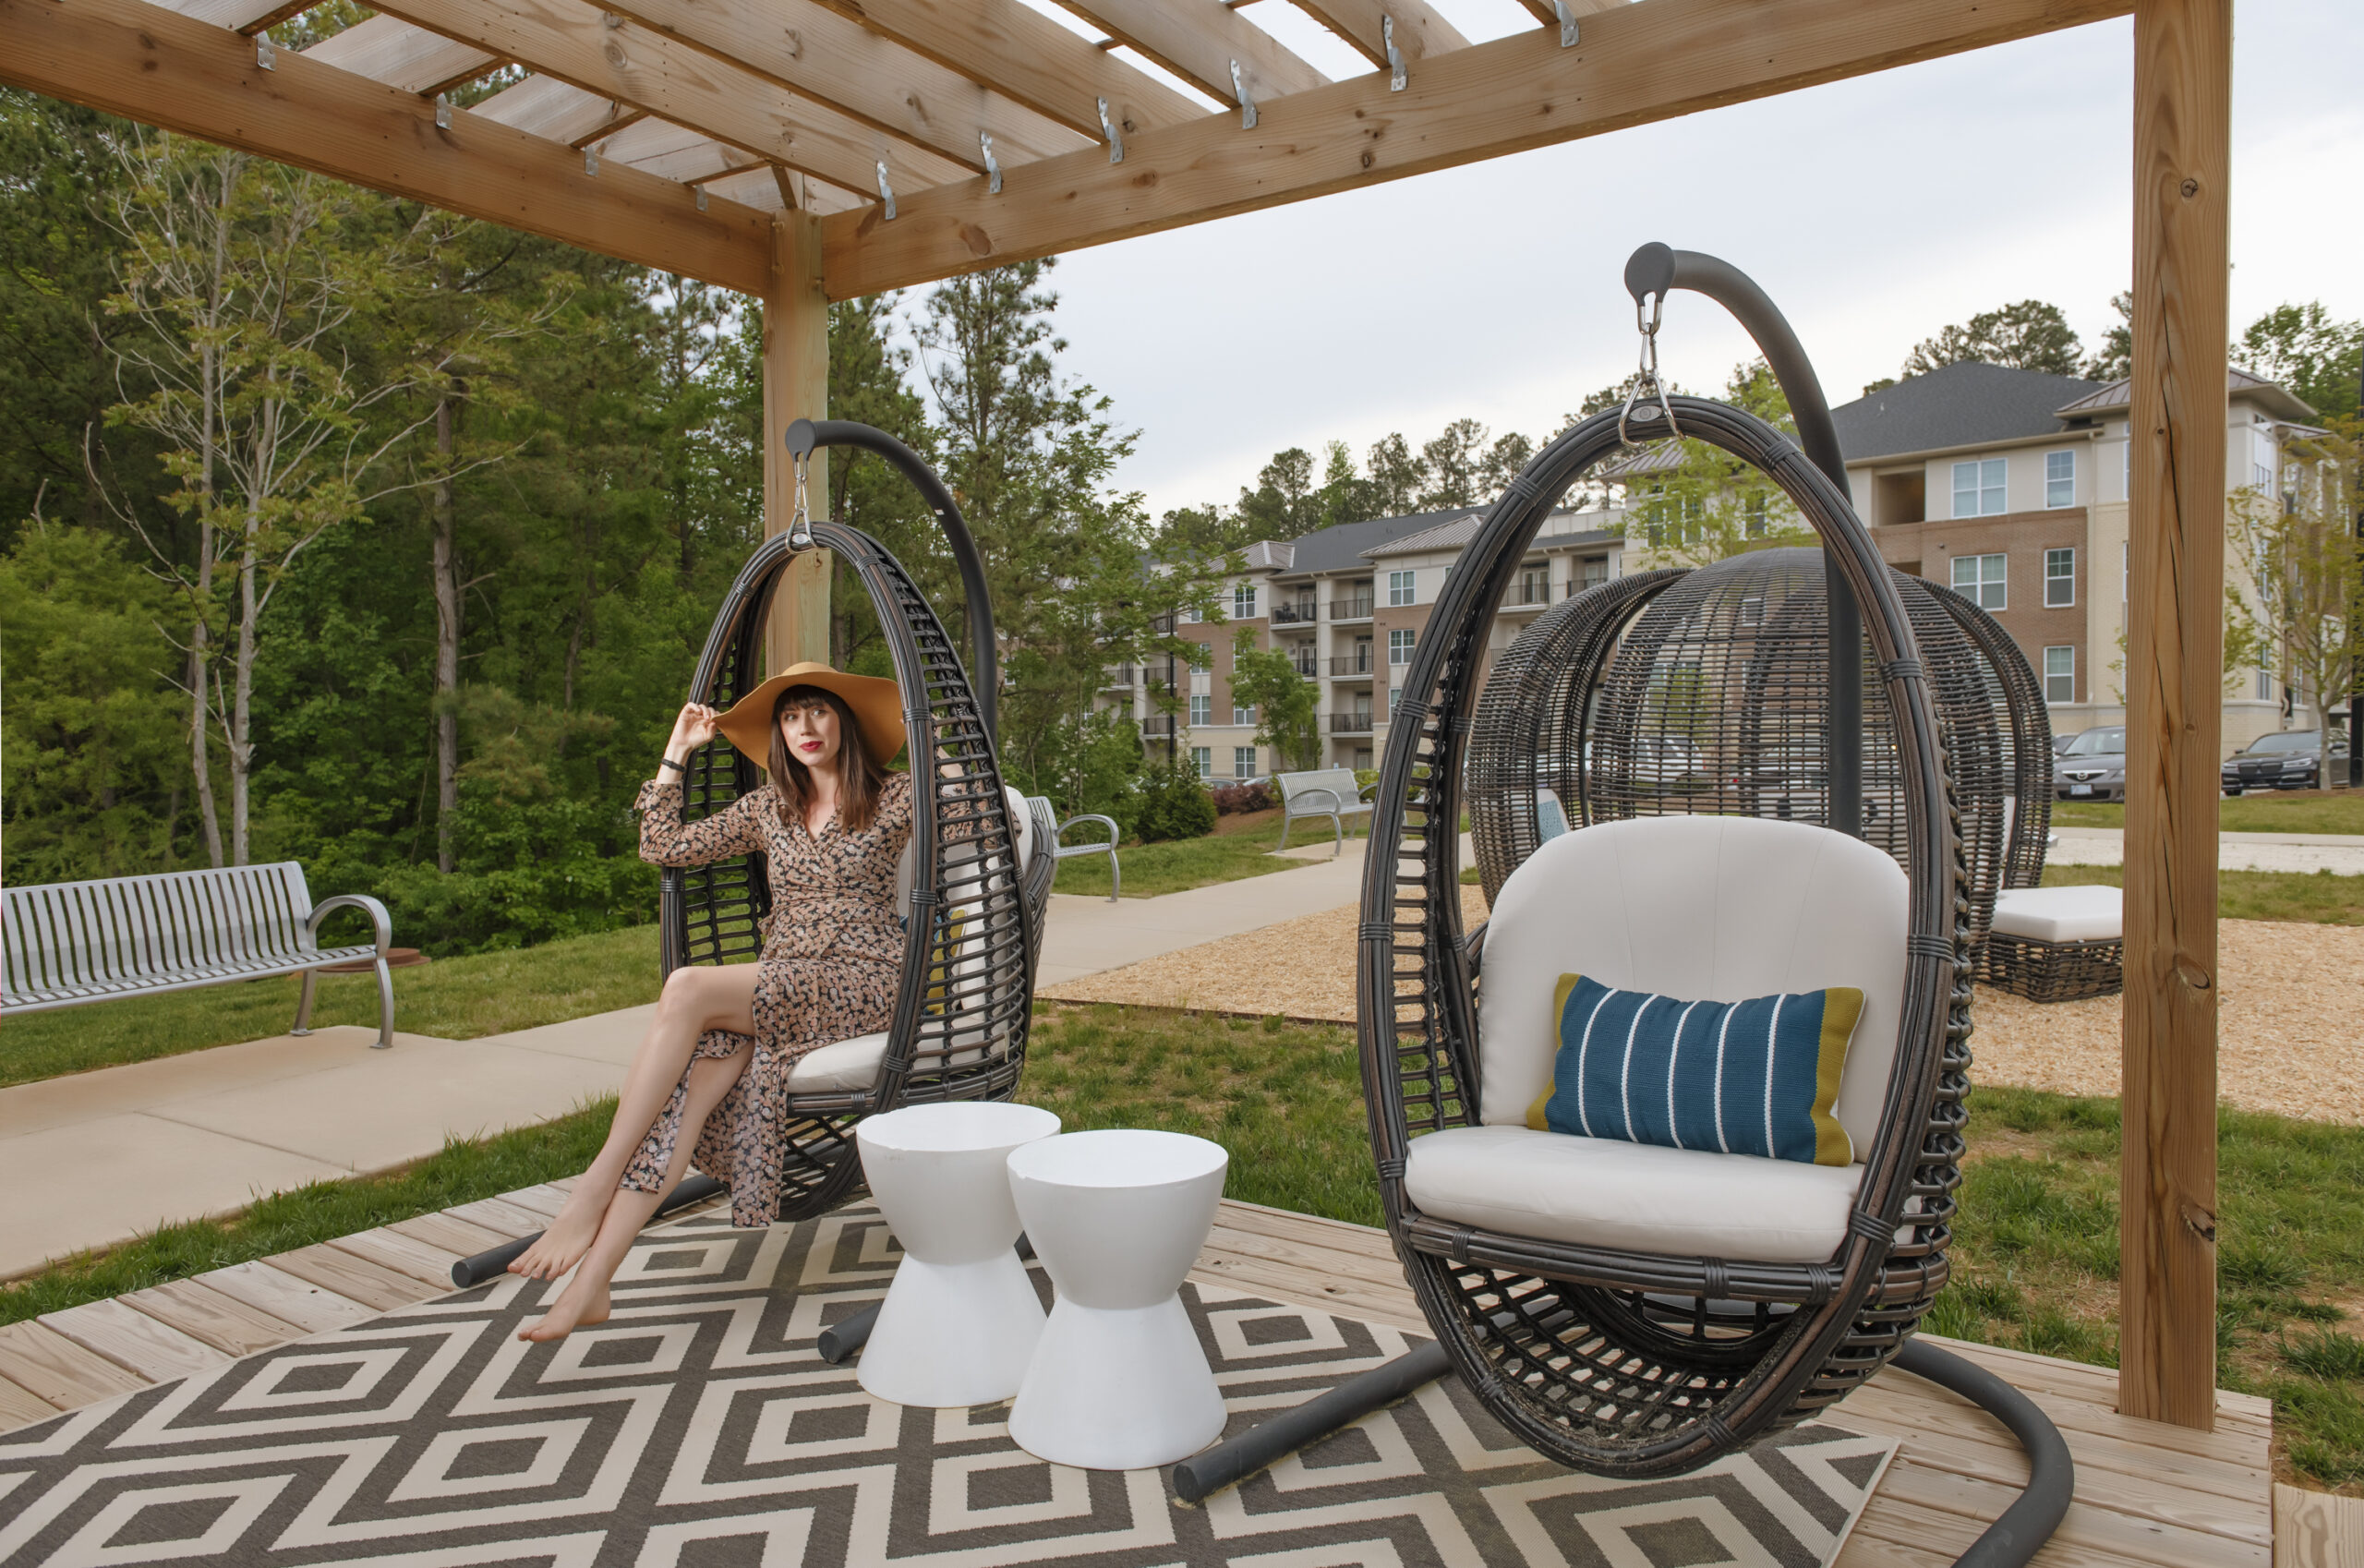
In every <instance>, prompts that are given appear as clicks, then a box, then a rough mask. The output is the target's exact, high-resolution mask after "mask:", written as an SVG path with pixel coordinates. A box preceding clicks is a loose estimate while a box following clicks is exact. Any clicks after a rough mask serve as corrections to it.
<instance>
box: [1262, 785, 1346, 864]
mask: <svg viewBox="0 0 2364 1568" xmlns="http://www.w3.org/2000/svg"><path fill="white" fill-rule="evenodd" d="M1272 787H1273V788H1274V789H1276V790H1279V791H1280V793H1281V841H1280V844H1279V846H1278V850H1285V849H1287V848H1288V847H1289V828H1290V827H1291V826H1293V825H1294V824H1295V823H1296V822H1297V819H1298V818H1300V817H1317V816H1326V817H1328V818H1329V819H1330V828H1331V850H1330V853H1331V857H1332V858H1333V859H1335V858H1336V857H1337V856H1338V854H1339V853H1340V852H1342V851H1343V850H1345V842H1346V821H1345V819H1346V818H1347V817H1350V816H1369V815H1370V802H1369V800H1367V799H1365V798H1364V795H1363V787H1362V786H1361V785H1359V784H1357V783H1356V782H1355V770H1354V769H1353V768H1351V767H1324V768H1318V769H1316V770H1314V771H1313V772H1310V773H1276V774H1274V775H1273V776H1272ZM1278 850H1275V852H1276V853H1277V852H1278Z"/></svg>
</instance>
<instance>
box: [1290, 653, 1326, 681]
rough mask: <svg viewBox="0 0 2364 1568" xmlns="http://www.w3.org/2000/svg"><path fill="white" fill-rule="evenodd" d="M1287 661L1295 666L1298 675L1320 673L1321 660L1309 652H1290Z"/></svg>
mask: <svg viewBox="0 0 2364 1568" xmlns="http://www.w3.org/2000/svg"><path fill="white" fill-rule="evenodd" d="M1289 662H1290V663H1291V664H1293V665H1295V666H1297V673H1298V674H1299V675H1305V676H1314V675H1319V674H1321V660H1320V659H1318V658H1316V657H1313V656H1312V655H1311V654H1309V653H1301V654H1291V655H1290V656H1289Z"/></svg>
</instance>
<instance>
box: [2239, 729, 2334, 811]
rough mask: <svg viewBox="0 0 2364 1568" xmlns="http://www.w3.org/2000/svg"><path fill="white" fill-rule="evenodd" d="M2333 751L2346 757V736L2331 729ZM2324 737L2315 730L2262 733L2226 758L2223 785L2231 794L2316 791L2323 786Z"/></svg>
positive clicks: (2332, 752)
mask: <svg viewBox="0 0 2364 1568" xmlns="http://www.w3.org/2000/svg"><path fill="white" fill-rule="evenodd" d="M2331 754H2332V756H2333V757H2334V759H2335V760H2337V761H2342V762H2344V761H2346V758H2347V737H2346V736H2345V735H2342V734H2341V733H2339V731H2337V730H2333V731H2332V737H2331ZM2322 761H2323V754H2322V736H2321V735H2318V734H2317V733H2316V732H2315V731H2313V730H2282V731H2281V732H2279V733H2278V734H2273V735H2260V736H2259V737H2258V738H2257V739H2256V740H2254V741H2251V742H2249V744H2248V745H2246V746H2244V747H2242V748H2241V749H2240V750H2239V751H2237V752H2235V753H2234V754H2232V755H2231V756H2228V757H2226V758H2225V771H2224V785H2225V793H2226V794H2228V795H2239V794H2245V793H2247V792H2248V791H2249V790H2313V789H2317V788H2320V787H2321V784H2322Z"/></svg>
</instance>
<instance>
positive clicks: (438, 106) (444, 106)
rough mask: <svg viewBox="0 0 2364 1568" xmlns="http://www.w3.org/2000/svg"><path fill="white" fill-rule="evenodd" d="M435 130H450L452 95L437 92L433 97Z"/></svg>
mask: <svg viewBox="0 0 2364 1568" xmlns="http://www.w3.org/2000/svg"><path fill="white" fill-rule="evenodd" d="M435 128H436V129H437V130H450V129H451V128H452V95H451V94H450V93H448V92H439V93H437V94H436V95H435Z"/></svg>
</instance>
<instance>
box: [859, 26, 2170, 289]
mask: <svg viewBox="0 0 2364 1568" xmlns="http://www.w3.org/2000/svg"><path fill="white" fill-rule="evenodd" d="M2131 5H2132V0H1890V3H1888V4H1885V5H1881V6H1873V7H1868V8H1867V7H1865V6H1863V5H1862V4H1861V3H1860V0H1647V4H1645V5H1638V6H1622V7H1620V8H1618V9H1615V10H1612V11H1607V12H1603V13H1601V14H1600V15H1598V16H1594V17H1588V18H1586V20H1585V23H1584V30H1583V38H1582V42H1580V43H1579V44H1578V45H1577V47H1575V48H1574V49H1562V48H1561V47H1560V43H1559V34H1558V31H1557V30H1553V29H1544V30H1537V31H1534V32H1522V33H1517V34H1514V35H1512V36H1510V37H1507V38H1500V39H1495V40H1493V41H1492V42H1487V43H1479V44H1473V45H1471V46H1470V47H1469V48H1466V49H1456V50H1453V51H1452V52H1451V53H1449V54H1440V55H1436V56H1433V57H1431V58H1430V59H1429V60H1428V61H1426V62H1424V63H1423V64H1422V65H1421V66H1419V68H1417V69H1416V70H1414V71H1413V72H1412V73H1411V80H1410V83H1409V85H1408V86H1407V87H1406V89H1405V90H1404V91H1402V92H1392V91H1390V90H1389V88H1388V78H1387V77H1386V76H1385V75H1384V74H1383V73H1373V74H1371V75H1369V76H1360V77H1353V78H1348V79H1346V80H1345V81H1339V82H1333V83H1331V84H1330V85H1329V86H1326V87H1321V88H1317V89H1315V90H1312V91H1309V92H1300V93H1296V94H1293V95H1291V96H1289V97H1285V98H1280V99H1275V100H1273V101H1272V102H1271V103H1265V104H1262V105H1260V124H1259V126H1258V127H1257V129H1255V130H1252V131H1249V130H1243V129H1242V128H1241V127H1240V124H1239V116H1238V115H1208V116H1206V117H1204V118H1201V119H1199V120H1194V121H1191V122H1188V123H1187V124H1184V125H1179V126H1169V127H1163V128H1160V129H1157V130H1153V131H1151V132H1148V133H1147V134H1145V135H1143V136H1141V137H1140V138H1138V139H1134V140H1133V141H1131V142H1129V143H1128V145H1127V149H1126V156H1125V161H1124V162H1123V163H1115V164H1112V163H1108V162H1107V160H1106V159H1105V158H1104V157H1102V156H1101V155H1100V154H1099V153H1098V152H1097V151H1091V152H1079V153H1069V154H1067V156H1065V157H1062V158H1054V159H1048V160H1045V161H1044V162H1043V163H1028V164H1022V165H1020V166H1019V167H1017V168H1014V169H1011V170H1009V171H1007V173H1006V175H1004V181H1003V188H1002V194H1001V195H999V196H990V195H988V194H987V193H986V191H985V188H984V187H983V184H982V183H980V182H976V181H971V182H969V183H968V184H966V185H961V186H954V187H945V188H942V189H937V190H930V191H922V192H920V193H918V194H917V195H914V196H912V197H911V198H910V199H906V200H902V201H900V202H899V205H898V215H897V217H896V219H895V220H894V221H893V222H892V223H888V222H886V221H885V216H884V214H883V213H881V212H879V211H877V210H876V209H874V208H866V209H864V210H863V211H862V212H860V213H851V212H848V213H839V214H838V215H837V216H835V217H832V218H830V219H829V220H827V222H826V224H825V226H824V233H825V235H826V246H827V257H828V290H829V296H830V297H831V298H832V299H850V298H853V297H855V296H860V295H865V294H874V293H876V292H878V291H879V290H881V289H887V288H902V287H907V286H909V285H911V284H914V283H930V282H933V281H935V279H938V278H946V277H951V276H953V275H955V274H956V273H959V272H966V271H976V270H978V269H980V268H983V267H995V266H1000V265H1003V264H1006V263H1007V262H1011V261H1019V260H1024V259H1029V258H1031V257H1037V256H1047V255H1050V254H1052V253H1054V252H1056V251H1062V250H1073V249H1077V248H1079V247H1083V246H1089V245H1103V244H1105V243H1107V242H1108V241H1111V240H1118V239H1125V238H1128V237H1130V236H1131V235H1141V234H1151V233H1154V232H1156V231H1158V230H1161V229H1171V228H1178V227H1181V226H1182V225H1184V224H1188V223H1203V222H1204V221H1206V220H1207V219H1210V218H1218V217H1223V216H1225V215H1227V214H1229V213H1233V212H1248V211H1255V210H1257V209H1259V208H1264V207H1275V206H1279V205H1281V204H1282V203H1284V202H1290V201H1302V200H1305V199H1309V198H1311V197H1317V196H1325V195H1328V194H1329V193H1331V192H1333V191H1339V190H1346V189H1351V188H1353V187H1357V186H1366V185H1376V184H1379V183H1381V181H1385V180H1393V179H1402V178H1404V177H1405V176H1406V175H1422V174H1428V173H1429V172H1430V171H1432V170H1436V169H1447V168H1452V167H1454V166H1456V165H1458V164H1462V163H1476V162H1478V161H1479V160H1482V159H1487V158H1497V157H1501V156H1502V155H1503V154H1504V153H1508V152H1518V151H1526V149H1528V148H1534V147H1548V146H1551V145H1553V144H1555V143H1558V142H1563V141H1573V140H1574V139H1577V138H1580V137H1587V136H1598V135H1600V134H1601V133H1603V132H1605V131H1613V130H1622V129H1624V128H1625V127H1629V126H1637V125H1646V124H1648V123H1650V122H1651V121H1655V120H1667V119H1672V118H1674V117H1676V116H1677V115H1688V114H1692V113H1695V112H1696V111H1698V110H1702V109H1712V108H1718V107H1720V106H1722V105H1724V104H1728V103H1743V102H1746V101H1748V100H1750V99H1755V98H1766V97H1770V96H1772V95H1774V94H1776V93H1781V92H1788V91H1791V90H1795V89H1798V88H1802V87H1809V86H1813V85H1815V83H1818V82H1826V81H1836V80H1838V79H1839V78H1844V77H1851V76H1860V75H1863V74H1864V73H1865V72H1869V71H1876V70H1885V69H1888V67H1890V66H1901V65H1907V64H1910V63H1912V62H1913V61H1916V60H1928V59H1935V58H1936V57H1938V56H1940V55H1944V54H1959V53H1960V52H1962V51H1964V50H1969V49H1977V48H1982V47H1984V46H1985V45H1987V44H1990V43H2001V42H2007V41H2008V40H2010V39H2015V38H2025V37H2029V36H2031V35H2032V34H2036V33H2043V32H2051V31H2055V30H2058V29H2061V28H2067V27H2075V26H2078V25H2080V24H2081V23H2085V22H2093V21H2100V20H2103V19H2105V18H2110V17H2117V16H2123V15H2125V14H2126V13H2127V11H2128V10H2129V9H2130V8H2131ZM1538 199H1549V198H1546V197H1540V196H1539V197H1538Z"/></svg>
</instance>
